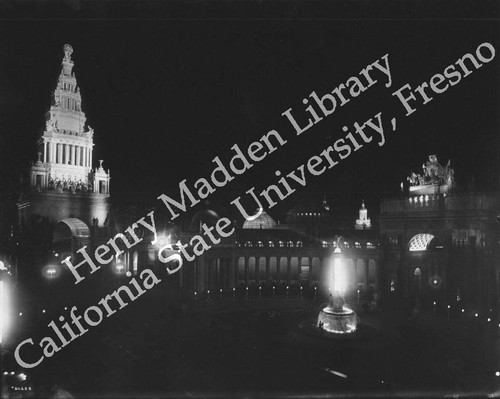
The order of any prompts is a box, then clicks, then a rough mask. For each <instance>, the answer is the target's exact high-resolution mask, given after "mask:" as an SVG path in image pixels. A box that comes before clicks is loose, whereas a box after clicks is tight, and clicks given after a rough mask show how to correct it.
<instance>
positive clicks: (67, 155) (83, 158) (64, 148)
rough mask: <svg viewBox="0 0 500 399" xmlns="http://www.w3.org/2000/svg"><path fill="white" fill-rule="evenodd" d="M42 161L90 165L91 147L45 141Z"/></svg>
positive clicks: (89, 166)
mask: <svg viewBox="0 0 500 399" xmlns="http://www.w3.org/2000/svg"><path fill="white" fill-rule="evenodd" d="M43 145H44V147H43V162H46V163H47V162H51V163H59V164H65V165H76V166H84V167H88V168H91V167H92V149H91V148H88V147H84V146H79V145H73V144H64V143H55V142H50V141H45V142H44V144H43Z"/></svg>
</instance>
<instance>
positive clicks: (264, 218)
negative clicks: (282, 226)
mask: <svg viewBox="0 0 500 399" xmlns="http://www.w3.org/2000/svg"><path fill="white" fill-rule="evenodd" d="M243 228H244V229H274V228H276V222H275V221H274V219H273V218H272V217H271V216H269V215H268V214H267V213H266V211H262V213H261V214H260V215H259V216H258V217H257V218H255V219H253V220H245V223H243Z"/></svg>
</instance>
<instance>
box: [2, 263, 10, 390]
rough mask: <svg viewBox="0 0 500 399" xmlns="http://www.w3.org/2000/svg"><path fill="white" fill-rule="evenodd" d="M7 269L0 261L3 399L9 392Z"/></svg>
mask: <svg viewBox="0 0 500 399" xmlns="http://www.w3.org/2000/svg"><path fill="white" fill-rule="evenodd" d="M6 277H7V268H6V267H5V264H4V263H3V262H2V261H0V378H2V380H1V381H2V388H1V389H2V391H1V397H2V398H4V397H7V395H8V391H7V387H6V384H5V381H4V373H3V371H4V370H3V364H4V361H3V343H4V340H5V333H6V331H7V327H8V321H9V314H8V312H9V309H8V297H7V295H8V293H7V288H8V286H7V281H6Z"/></svg>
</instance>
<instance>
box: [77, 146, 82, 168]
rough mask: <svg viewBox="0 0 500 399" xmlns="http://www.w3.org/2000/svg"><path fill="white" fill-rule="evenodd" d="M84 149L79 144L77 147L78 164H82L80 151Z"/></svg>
mask: <svg viewBox="0 0 500 399" xmlns="http://www.w3.org/2000/svg"><path fill="white" fill-rule="evenodd" d="M81 150H82V147H80V146H77V147H76V165H78V166H80V152H81Z"/></svg>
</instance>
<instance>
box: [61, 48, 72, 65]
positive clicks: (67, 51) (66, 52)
mask: <svg viewBox="0 0 500 399" xmlns="http://www.w3.org/2000/svg"><path fill="white" fill-rule="evenodd" d="M63 51H64V61H66V62H71V54H73V47H71V44H65V45H64V46H63Z"/></svg>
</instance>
